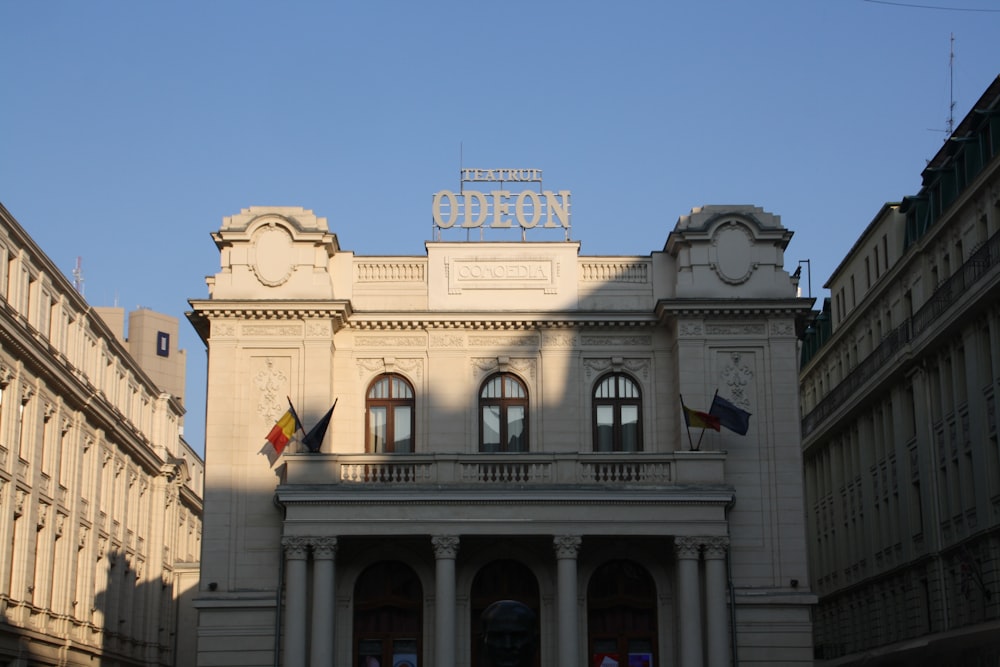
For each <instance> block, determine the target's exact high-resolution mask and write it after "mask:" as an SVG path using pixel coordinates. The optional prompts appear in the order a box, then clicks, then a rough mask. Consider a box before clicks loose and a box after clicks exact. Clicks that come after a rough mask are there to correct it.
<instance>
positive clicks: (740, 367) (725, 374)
mask: <svg viewBox="0 0 1000 667" xmlns="http://www.w3.org/2000/svg"><path fill="white" fill-rule="evenodd" d="M720 376H721V377H720V379H721V380H722V384H723V385H724V386H725V387H727V388H728V389H729V397H730V398H729V400H730V401H731V402H732V403H733V404H734V405H736V406H739V407H741V408H743V409H744V410H748V409H749V407H750V397H749V396H747V392H748V388H749V386H750V383H751V382H753V370H752V369H751V368H750V366H749V365H748V364H747V363H745V362H744V361H743V355H742V353H740V352H732V353H730V355H729V361H728V362H727V363H726V365H725V366H724V367H723V368H722V372H721V374H720Z"/></svg>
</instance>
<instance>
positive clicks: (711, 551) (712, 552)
mask: <svg viewBox="0 0 1000 667" xmlns="http://www.w3.org/2000/svg"><path fill="white" fill-rule="evenodd" d="M728 549H729V538H728V537H726V536H725V535H717V536H715V537H709V538H706V540H705V560H708V559H710V558H725V557H726V551H727V550H728Z"/></svg>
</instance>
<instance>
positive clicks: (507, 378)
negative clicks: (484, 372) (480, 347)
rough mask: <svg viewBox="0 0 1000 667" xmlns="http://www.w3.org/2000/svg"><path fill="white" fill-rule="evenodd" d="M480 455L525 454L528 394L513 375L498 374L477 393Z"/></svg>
mask: <svg viewBox="0 0 1000 667" xmlns="http://www.w3.org/2000/svg"><path fill="white" fill-rule="evenodd" d="M479 451H481V452H526V451H528V391H527V389H525V387H524V383H523V382H521V380H520V378H518V377H517V376H516V375H513V374H512V373H497V374H496V375H493V376H491V377H489V378H487V380H486V382H484V383H483V387H482V389H480V391H479Z"/></svg>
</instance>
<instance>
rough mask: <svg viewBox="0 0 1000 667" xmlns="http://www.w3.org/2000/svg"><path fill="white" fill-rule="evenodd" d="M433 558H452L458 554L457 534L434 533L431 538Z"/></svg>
mask: <svg viewBox="0 0 1000 667" xmlns="http://www.w3.org/2000/svg"><path fill="white" fill-rule="evenodd" d="M431 545H433V547H434V557H435V558H454V557H455V556H457V555H458V536H457V535H435V536H433V537H432V538H431Z"/></svg>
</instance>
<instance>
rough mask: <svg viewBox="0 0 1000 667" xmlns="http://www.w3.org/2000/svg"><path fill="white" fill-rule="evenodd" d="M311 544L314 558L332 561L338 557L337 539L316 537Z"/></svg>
mask: <svg viewBox="0 0 1000 667" xmlns="http://www.w3.org/2000/svg"><path fill="white" fill-rule="evenodd" d="M310 542H312V551H313V558H316V559H318V560H332V559H333V558H334V557H335V556H336V555H337V538H336V537H314V538H312V539H311V540H310Z"/></svg>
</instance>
